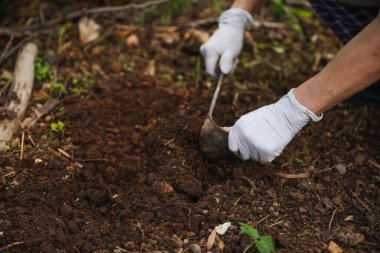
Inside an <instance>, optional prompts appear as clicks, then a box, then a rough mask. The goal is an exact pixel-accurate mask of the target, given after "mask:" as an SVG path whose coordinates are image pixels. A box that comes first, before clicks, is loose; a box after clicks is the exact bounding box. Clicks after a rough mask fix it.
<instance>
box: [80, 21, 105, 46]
mask: <svg viewBox="0 0 380 253" xmlns="http://www.w3.org/2000/svg"><path fill="white" fill-rule="evenodd" d="M78 28H79V39H80V42H81V43H82V45H85V44H87V43H89V42H91V41H94V40H96V39H97V38H99V34H100V29H101V27H100V25H99V24H97V23H96V22H95V21H94V20H93V19H89V18H87V17H84V18H81V20H79V24H78Z"/></svg>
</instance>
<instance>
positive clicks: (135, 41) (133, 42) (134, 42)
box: [125, 33, 140, 48]
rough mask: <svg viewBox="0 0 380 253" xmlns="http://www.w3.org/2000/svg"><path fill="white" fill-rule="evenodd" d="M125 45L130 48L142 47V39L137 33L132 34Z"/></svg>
mask: <svg viewBox="0 0 380 253" xmlns="http://www.w3.org/2000/svg"><path fill="white" fill-rule="evenodd" d="M125 43H126V44H127V46H128V47H129V48H134V47H138V46H139V45H140V39H139V37H138V36H137V35H136V34H135V33H132V34H131V35H129V36H128V37H127V38H126V40H125Z"/></svg>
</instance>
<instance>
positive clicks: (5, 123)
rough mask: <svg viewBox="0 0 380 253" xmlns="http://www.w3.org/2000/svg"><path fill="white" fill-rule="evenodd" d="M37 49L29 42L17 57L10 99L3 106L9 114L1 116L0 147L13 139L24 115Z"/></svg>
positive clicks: (31, 84) (31, 83) (32, 79)
mask: <svg viewBox="0 0 380 253" xmlns="http://www.w3.org/2000/svg"><path fill="white" fill-rule="evenodd" d="M37 51H38V50H37V46H36V44H35V43H28V44H27V45H26V46H25V47H24V48H23V49H22V50H21V52H20V53H19V55H18V57H17V60H16V66H15V71H14V80H13V83H12V85H11V87H10V90H9V96H8V100H7V101H6V103H5V106H4V108H1V109H2V110H3V111H4V112H5V114H6V115H7V116H6V117H3V118H0V149H2V148H4V146H5V145H6V143H7V142H8V141H10V140H11V138H12V136H13V134H14V133H15V132H16V131H17V130H18V127H19V124H20V122H21V119H22V118H23V117H24V114H25V111H26V108H27V106H28V102H29V98H30V96H31V93H32V88H33V81H34V61H35V59H36V56H37Z"/></svg>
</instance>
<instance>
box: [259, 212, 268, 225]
mask: <svg viewBox="0 0 380 253" xmlns="http://www.w3.org/2000/svg"><path fill="white" fill-rule="evenodd" d="M270 215H271V213H270V214H268V215H267V216H265V217H264V218H262V219H261V220H259V221H258V222H257V225H259V224H260V223H261V222H263V221H264V220H266V219H267V218H268V217H269V216H270Z"/></svg>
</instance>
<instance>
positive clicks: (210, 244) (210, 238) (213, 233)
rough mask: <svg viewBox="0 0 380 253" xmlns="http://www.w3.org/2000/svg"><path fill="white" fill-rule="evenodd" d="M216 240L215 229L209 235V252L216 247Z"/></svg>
mask: <svg viewBox="0 0 380 253" xmlns="http://www.w3.org/2000/svg"><path fill="white" fill-rule="evenodd" d="M215 238H216V230H215V229H213V230H212V231H211V234H210V235H209V237H208V239H207V244H206V245H207V246H206V247H207V250H211V248H212V246H214V243H215Z"/></svg>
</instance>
